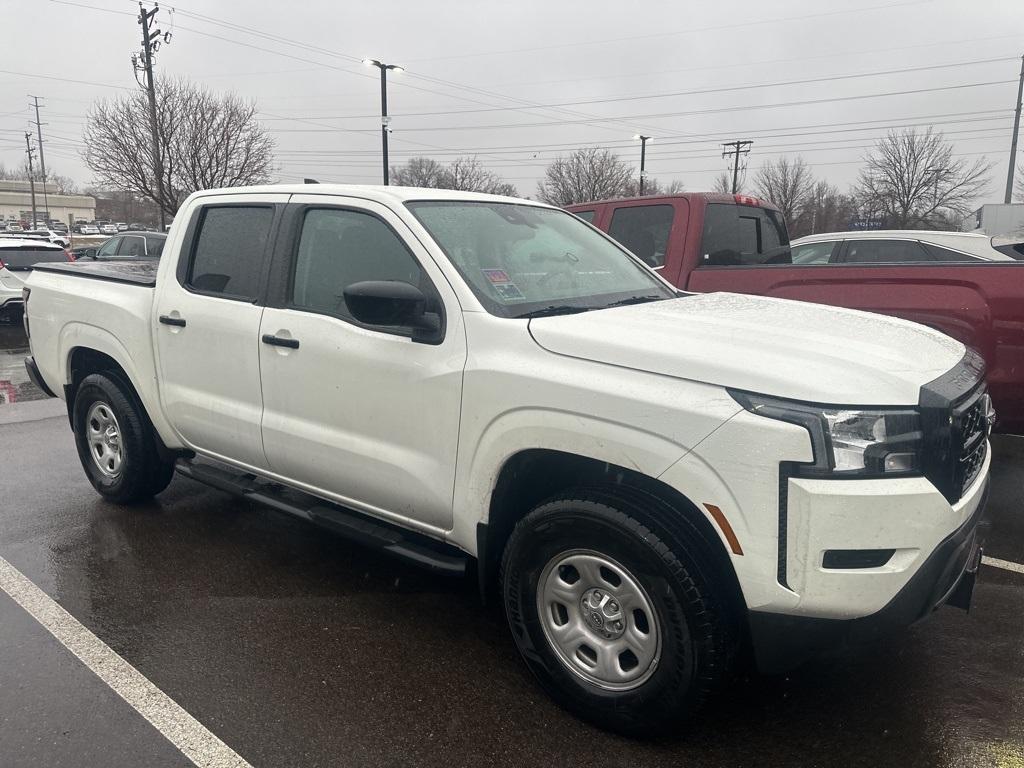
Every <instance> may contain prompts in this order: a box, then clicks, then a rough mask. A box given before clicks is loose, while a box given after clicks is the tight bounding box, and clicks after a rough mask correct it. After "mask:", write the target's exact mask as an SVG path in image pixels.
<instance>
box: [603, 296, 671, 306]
mask: <svg viewBox="0 0 1024 768" xmlns="http://www.w3.org/2000/svg"><path fill="white" fill-rule="evenodd" d="M666 298H668V297H667V296H630V297H629V298H628V299H619V300H618V301H613V302H612V303H611V304H605V305H604V306H603V307H601V309H608V307H624V306H626V305H627V304H646V303H647V302H649V301H661V300H662V299H666Z"/></svg>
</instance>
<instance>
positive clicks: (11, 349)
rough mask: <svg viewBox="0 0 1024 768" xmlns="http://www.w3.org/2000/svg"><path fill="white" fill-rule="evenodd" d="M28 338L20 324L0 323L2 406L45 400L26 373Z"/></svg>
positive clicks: (0, 403) (0, 401)
mask: <svg viewBox="0 0 1024 768" xmlns="http://www.w3.org/2000/svg"><path fill="white" fill-rule="evenodd" d="M27 354H28V337H26V336H25V330H24V329H23V328H22V326H21V323H20V322H14V323H3V322H0V405H7V404H9V403H20V402H25V401H27V400H44V399H46V395H44V394H43V393H42V391H40V390H39V388H38V387H36V386H35V385H34V384H33V383H32V382H31V381H29V378H28V373H26V372H25V355H27Z"/></svg>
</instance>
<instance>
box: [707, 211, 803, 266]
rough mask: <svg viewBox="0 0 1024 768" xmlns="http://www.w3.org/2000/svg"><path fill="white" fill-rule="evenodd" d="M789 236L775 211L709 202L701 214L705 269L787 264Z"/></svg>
mask: <svg viewBox="0 0 1024 768" xmlns="http://www.w3.org/2000/svg"><path fill="white" fill-rule="evenodd" d="M788 246H789V235H788V234H787V233H786V226H785V224H783V222H782V216H781V215H780V214H779V213H778V211H774V210H771V209H770V208H759V207H757V206H752V205H730V204H728V203H709V204H708V206H707V208H706V209H705V212H704V234H703V237H702V240H701V256H702V258H703V265H704V266H715V267H730V266H731V267H738V266H751V265H757V264H778V263H786V264H788V263H789V261H790V257H789V247H788Z"/></svg>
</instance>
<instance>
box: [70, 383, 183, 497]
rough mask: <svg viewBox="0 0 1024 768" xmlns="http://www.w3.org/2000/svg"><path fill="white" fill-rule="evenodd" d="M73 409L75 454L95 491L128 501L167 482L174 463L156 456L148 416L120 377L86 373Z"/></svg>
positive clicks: (153, 490)
mask: <svg viewBox="0 0 1024 768" xmlns="http://www.w3.org/2000/svg"><path fill="white" fill-rule="evenodd" d="M72 414H73V419H72V420H73V422H74V429H75V446H76V447H77V448H78V457H79V459H80V460H81V462H82V467H83V469H85V474H86V475H87V476H88V478H89V482H91V483H92V485H93V487H94V488H95V489H96V490H97V492H99V493H100V495H102V496H103V497H105V498H107V499H109V500H110V501H114V502H117V503H120V504H131V503H133V502H138V501H143V500H145V499H149V498H151V497H153V496H155V495H156V494H158V493H160V491H162V490H164V488H166V487H167V486H168V485H169V484H170V482H171V478H172V477H173V475H174V462H173V461H165V460H163V459H161V458H160V454H159V453H158V452H157V449H156V437H155V435H154V433H153V427H152V426H151V425H150V423H149V419H148V418H146V415H145V413H144V412H143V410H142V406H141V405H140V404H139V403H138V401H137V399H136V398H135V395H134V393H133V392H132V391H131V390H130V388H129V387H128V386H127V385H125V384H124V383H123V382H121V381H120V380H119V379H117V378H116V377H114V376H108V375H106V374H100V373H94V374H91V375H89V376H86V377H85V378H84V379H83V380H82V383H81V384H80V385H79V386H78V390H77V392H76V393H75V402H74V406H73V411H72Z"/></svg>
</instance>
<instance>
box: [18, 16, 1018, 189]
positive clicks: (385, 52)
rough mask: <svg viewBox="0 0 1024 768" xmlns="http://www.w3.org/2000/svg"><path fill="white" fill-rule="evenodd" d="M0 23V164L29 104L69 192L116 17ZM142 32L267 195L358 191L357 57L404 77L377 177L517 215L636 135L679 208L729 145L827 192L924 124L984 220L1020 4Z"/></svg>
mask: <svg viewBox="0 0 1024 768" xmlns="http://www.w3.org/2000/svg"><path fill="white" fill-rule="evenodd" d="M172 8H173V9H174V12H173V13H172V11H171V9H172ZM0 10H2V13H0V19H2V21H0V36H2V40H3V44H2V46H0V51H2V52H3V54H2V58H0V67H2V71H0V163H3V164H4V165H6V166H8V167H11V166H16V165H18V164H20V163H21V161H22V160H23V159H24V150H25V139H24V135H23V134H24V131H25V130H26V129H27V128H29V127H30V126H29V124H28V122H27V121H28V120H29V119H30V118H31V117H32V113H31V112H30V110H29V108H28V106H27V105H28V102H29V100H28V94H34V95H38V96H42V97H44V101H43V103H44V104H45V107H44V108H43V109H42V110H41V115H42V120H43V121H44V122H46V123H48V125H46V126H44V128H43V130H44V134H43V138H44V141H45V142H46V143H45V144H44V147H45V150H46V158H47V165H48V169H49V170H50V171H51V172H58V173H62V174H65V175H69V176H71V177H73V178H74V179H75V180H77V181H78V182H79V183H82V184H86V183H88V182H89V181H90V178H91V177H90V173H89V170H88V168H87V167H86V166H85V164H84V163H83V162H82V160H81V158H80V156H79V152H80V149H81V132H82V126H83V124H84V122H85V115H86V114H87V112H88V109H89V106H90V104H92V103H93V102H94V101H95V100H96V99H100V98H109V97H113V96H116V94H118V93H119V92H123V90H124V89H129V88H133V87H135V84H134V78H133V75H132V71H131V65H130V63H129V57H130V54H131V53H132V51H133V50H136V49H137V47H138V40H139V27H138V25H137V24H136V16H137V12H138V5H137V3H132V2H130V0H75V1H74V2H57V0H0ZM158 22H159V26H160V28H161V29H163V30H164V31H168V30H173V38H172V40H171V42H170V44H169V45H166V46H164V47H163V48H161V49H160V51H159V53H158V54H157V64H158V68H157V72H158V75H162V76H167V75H177V76H182V77H186V78H190V79H193V80H196V81H198V82H201V83H204V84H206V85H208V86H209V87H211V88H213V89H215V90H218V91H228V90H231V91H235V92H237V93H239V94H241V95H242V96H245V97H247V98H251V99H254V100H255V101H256V102H257V105H258V108H259V114H260V118H261V120H263V121H264V124H265V126H266V127H267V129H268V130H269V131H271V132H272V134H273V135H274V137H275V139H276V141H277V162H278V165H279V172H278V177H279V179H280V180H281V181H296V180H301V179H302V177H304V176H313V177H315V178H318V179H320V180H321V181H340V182H351V183H379V181H380V154H379V153H380V134H379V126H380V120H379V117H378V115H379V109H380V91H379V80H378V78H377V74H376V70H369V69H367V68H366V67H364V66H362V65H361V64H359V60H360V59H362V58H363V57H367V56H369V57H375V58H379V59H381V60H383V61H387V62H394V63H397V64H401V65H404V66H405V67H406V68H407V72H406V73H404V74H400V75H394V76H392V77H391V78H390V79H389V106H390V111H391V113H392V115H393V116H394V117H393V120H392V128H393V130H394V133H393V134H392V136H391V156H392V163H393V164H396V163H399V162H401V161H402V160H403V159H408V158H409V157H413V156H416V155H429V156H433V157H436V158H438V159H445V158H451V157H454V156H457V155H460V154H474V155H478V156H479V157H480V160H481V161H482V162H483V163H485V164H486V165H487V166H488V167H490V168H491V169H492V170H494V171H496V172H498V173H499V174H501V175H502V176H503V177H504V178H505V179H506V180H508V181H510V182H512V183H513V184H515V185H516V186H517V187H518V189H519V191H520V193H521V194H523V195H531V196H532V195H534V194H535V188H536V181H537V179H538V178H540V176H541V175H542V174H543V169H544V166H545V165H546V164H547V163H548V162H549V161H550V160H551V159H552V158H553V157H555V156H557V155H558V154H560V153H561V154H564V153H566V152H569V151H571V150H573V149H576V148H579V147H582V146H595V145H597V146H605V147H610V148H614V150H615V151H616V152H618V153H619V154H620V155H622V157H623V158H627V159H629V160H631V161H635V162H637V163H639V155H640V151H639V145H638V144H637V143H636V142H634V141H632V136H633V135H634V134H636V133H644V134H648V135H650V136H652V137H653V139H652V142H651V143H650V144H649V145H648V155H647V163H648V172H649V173H650V174H651V175H652V176H654V177H656V178H658V179H659V180H662V181H666V182H667V181H670V180H672V179H678V180H680V181H682V182H683V183H684V184H685V185H686V188H687V189H688V190H694V191H698V190H703V189H707V188H709V187H710V185H711V182H712V180H713V179H714V177H715V176H716V175H717V174H718V173H719V172H720V171H721V170H723V169H724V168H725V166H726V161H725V160H723V159H722V158H721V149H722V148H721V146H720V143H721V142H723V141H728V140H731V139H733V138H740V139H753V140H754V144H753V147H752V152H751V154H750V156H749V167H748V175H749V176H750V177H751V178H752V176H753V174H754V173H755V172H756V170H757V168H758V166H759V165H760V164H761V163H763V162H764V161H765V160H768V159H775V158H777V157H779V156H780V155H781V154H790V155H795V154H802V155H803V156H804V158H805V159H806V160H807V161H808V163H810V164H811V165H812V166H813V168H814V171H815V173H816V175H818V176H820V177H824V178H827V179H828V180H830V181H832V182H834V183H836V184H839V185H840V186H841V187H844V188H845V187H846V186H847V185H848V184H849V183H850V182H852V181H853V180H854V179H855V178H856V173H857V169H858V166H859V162H860V160H859V159H860V158H861V157H862V156H863V154H864V152H865V149H866V147H867V146H868V145H870V143H871V142H872V140H873V139H876V138H877V137H879V136H881V135H882V134H884V133H885V131H886V130H887V129H888V128H890V127H894V126H905V125H910V124H933V123H934V124H935V125H936V127H937V128H938V129H941V130H943V131H944V132H945V133H946V135H947V137H948V138H949V139H950V140H951V141H953V142H954V144H955V147H956V149H955V151H956V152H957V153H963V156H964V157H965V158H966V159H969V160H972V161H973V160H974V159H975V158H976V157H979V156H980V155H981V154H984V155H986V156H987V157H988V159H989V160H991V161H993V162H994V163H996V167H995V168H994V169H993V171H992V174H991V175H992V182H991V184H990V186H989V191H988V194H987V195H986V198H985V200H986V201H1001V199H1002V189H1003V184H1004V183H1005V175H1006V164H1007V159H1008V157H1009V142H1010V133H1011V127H1012V119H1013V115H1012V110H1013V104H1014V99H1015V96H1016V79H1017V74H1018V72H1019V69H1020V61H1019V56H1020V55H1021V54H1022V53H1024V1H1022V0H970V2H966V1H965V0H959V2H956V1H954V0H863V1H862V2H859V3H858V2H852V0H819V2H814V3H812V2H806V1H804V2H797V1H795V0H777V1H776V2H772V3H765V2H750V1H749V0H733V1H732V2H727V3H726V2H701V3H695V2H684V1H683V0H670V1H669V2H660V1H658V2H654V1H651V2H648V1H646V0H639V1H637V0H634V1H632V2H618V3H611V2H597V1H596V0H588V1H587V2H566V1H565V0H561V1H560V2H559V1H555V2H553V1H552V0H547V1H546V2H540V1H539V0H503V1H502V2H491V1H487V0H477V1H476V2H471V1H469V0H467V1H465V2H458V1H456V0H416V1H415V2H413V1H407V0H389V1H388V2H385V1H384V0H376V1H375V2H366V1H364V2H345V1H344V0H291V2H281V1H280V0H277V1H272V0H248V1H247V2H230V1H229V0H185V4H184V5H163V4H161V11H160V13H159V16H158ZM272 38H273V39H272ZM1015 58H1016V60H1014V59H1015ZM950 65H953V66H950ZM909 69H914V70H916V71H906V70H909ZM869 73H882V74H873V75H872V76H859V75H865V74H869ZM851 75H853V76H856V77H850V76H851ZM815 79H820V81H819V82H801V83H795V82H793V81H807V80H815ZM75 81H80V82H75ZM950 86H967V87H959V88H954V89H950ZM940 88H943V89H946V90H937V89H940ZM915 91H917V92H915ZM879 94H895V95H879ZM865 97H866V98H865ZM424 113H432V114H424ZM33 130H34V127H33Z"/></svg>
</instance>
